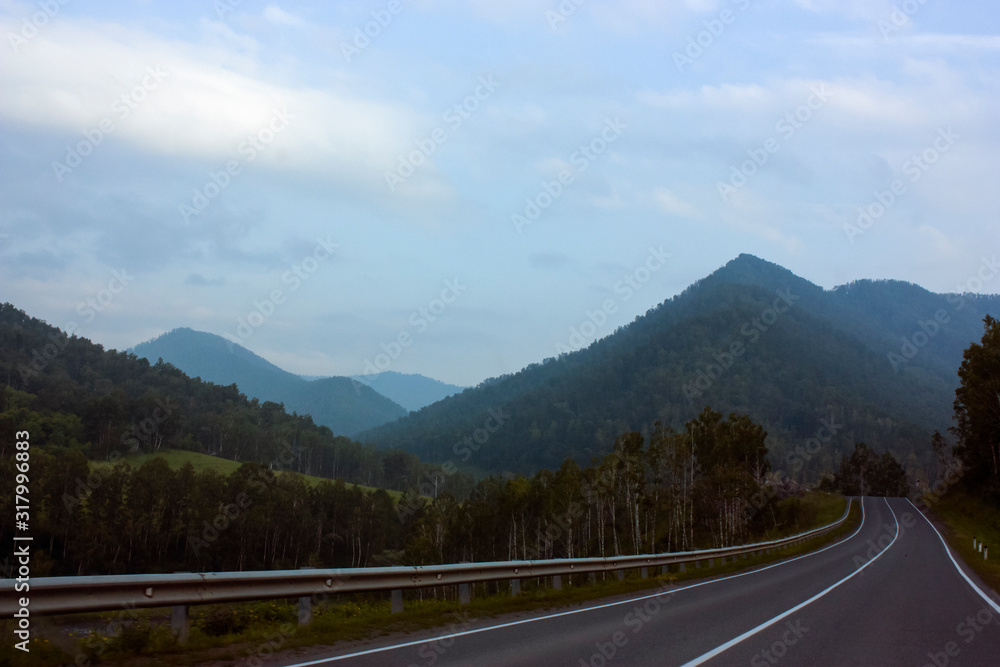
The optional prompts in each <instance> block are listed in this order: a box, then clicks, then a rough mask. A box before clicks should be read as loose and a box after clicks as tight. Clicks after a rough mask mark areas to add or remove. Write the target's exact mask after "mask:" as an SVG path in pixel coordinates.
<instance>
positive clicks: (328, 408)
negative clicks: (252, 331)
mask: <svg viewBox="0 0 1000 667" xmlns="http://www.w3.org/2000/svg"><path fill="white" fill-rule="evenodd" d="M132 351H133V352H134V353H135V354H137V355H138V356H140V357H144V358H146V359H148V360H149V362H150V363H156V361H157V360H158V359H163V360H164V361H167V362H169V363H171V364H173V365H174V366H176V367H177V368H179V369H181V370H182V371H184V372H185V373H187V374H188V375H190V376H191V377H199V378H201V379H203V380H207V381H208V382H214V383H216V384H221V385H230V384H235V385H236V386H237V387H238V388H239V390H240V391H241V392H243V393H244V394H246V395H247V396H249V397H252V398H258V399H260V400H261V401H273V402H275V403H281V404H283V405H284V406H285V407H286V408H287V409H288V410H290V411H295V412H297V413H299V414H308V415H311V416H312V418H313V420H314V421H315V422H316V423H317V424H322V425H324V426H327V427H329V428H330V429H331V430H332V431H333V432H334V433H337V434H343V435H353V434H354V433H357V432H358V431H362V430H364V429H367V428H371V427H373V426H378V425H379V424H384V423H386V422H389V421H392V420H394V419H397V418H399V417H402V416H403V415H405V414H406V412H407V411H406V410H405V409H404V408H402V407H401V406H399V405H398V404H396V403H395V402H393V401H392V400H391V399H389V398H387V397H386V396H384V395H382V394H380V393H379V392H378V391H376V390H375V389H373V388H371V387H369V386H365V385H364V384H361V383H358V382H353V381H352V380H351V379H350V378H346V377H337V376H335V377H328V378H320V379H317V380H313V381H309V380H305V379H303V378H301V377H299V376H298V375H294V374H292V373H289V372H288V371H285V370H283V369H281V368H279V367H277V366H275V365H274V364H272V363H271V362H269V361H267V360H266V359H264V358H263V357H260V356H259V355H257V354H255V353H253V352H251V351H250V350H248V349H247V348H245V347H243V346H242V345H238V344H236V343H234V342H232V341H229V340H227V339H225V338H223V337H221V336H217V335H215V334H211V333H206V332H203V331H194V330H193V329H189V328H186V327H182V328H178V329H174V330H172V331H169V332H167V333H165V334H163V335H162V336H159V337H157V338H154V339H153V340H150V341H147V342H145V343H141V344H139V345H136V346H135V347H134V348H132Z"/></svg>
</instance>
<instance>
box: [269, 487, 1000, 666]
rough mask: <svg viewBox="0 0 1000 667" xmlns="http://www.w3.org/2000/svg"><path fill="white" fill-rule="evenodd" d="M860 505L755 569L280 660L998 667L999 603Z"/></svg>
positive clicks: (945, 557) (922, 528)
mask: <svg viewBox="0 0 1000 667" xmlns="http://www.w3.org/2000/svg"><path fill="white" fill-rule="evenodd" d="M863 508H864V521H863V523H862V525H861V527H860V528H859V529H858V530H857V532H856V533H854V534H853V535H851V536H850V537H848V538H846V539H842V540H841V541H839V542H837V543H835V544H833V545H831V546H829V547H826V548H824V549H822V550H819V551H817V552H814V553H812V554H807V555H804V556H799V557H796V558H792V559H788V560H785V561H782V562H780V563H777V564H774V565H770V566H767V567H764V568H760V569H757V570H753V571H751V572H746V573H743V574H737V575H730V576H727V577H722V578H718V579H712V580H707V581H703V582H699V583H694V584H686V585H681V586H675V587H671V588H665V589H661V591H659V592H657V591H653V592H651V593H649V594H645V595H642V596H636V597H634V598H631V599H629V600H625V601H617V602H612V603H595V604H593V605H591V606H589V607H585V608H580V609H573V610H569V611H565V612H559V613H540V614H539V615H538V616H536V617H528V618H522V619H520V620H517V621H513V622H507V623H498V622H496V621H493V622H492V625H490V624H489V622H486V623H476V624H470V625H468V626H465V625H461V626H458V627H457V628H454V629H453V630H452V634H450V635H448V634H441V635H438V636H436V637H431V638H421V639H420V640H411V641H407V640H405V639H404V640H398V639H397V640H394V643H392V644H390V645H388V646H374V645H373V646H372V647H370V648H364V647H362V648H355V649H352V650H351V651H350V652H348V653H346V654H341V655H330V656H329V657H322V658H319V659H311V660H309V661H307V662H298V663H290V662H287V661H285V662H283V664H286V665H291V664H296V665H300V666H303V667H304V666H305V665H310V666H311V665H341V664H343V665H407V666H410V665H423V666H426V667H431V665H476V666H480V665H546V666H554V665H573V666H579V667H586V666H587V665H589V666H591V667H604V666H605V665H615V664H617V665H700V664H704V665H751V666H752V667H758V666H761V667H762V666H765V665H778V664H781V665H789V666H790V665H810V666H819V665H873V666H878V667H888V666H890V665H907V666H913V667H923V666H925V665H928V666H930V667H946V666H947V665H976V666H993V667H995V666H1000V597H997V596H996V594H994V593H991V592H990V591H989V589H988V588H987V587H986V586H985V585H984V584H983V583H982V582H981V581H980V580H979V579H978V578H977V577H976V576H975V575H974V574H973V573H972V572H971V571H968V569H967V568H966V567H965V566H964V565H962V564H961V562H960V561H957V559H956V560H955V561H953V560H952V558H951V556H950V555H949V553H948V550H947V548H946V547H945V545H944V543H943V541H942V540H941V539H940V537H939V536H938V534H937V533H936V532H935V530H934V528H933V527H932V526H931V525H930V523H929V522H928V521H927V520H926V519H925V518H924V517H923V515H922V514H921V513H920V512H919V511H918V510H917V508H916V507H914V506H913V505H912V504H910V503H909V501H907V500H905V499H898V498H896V499H888V500H886V499H881V498H877V499H876V498H866V499H865V500H864V504H863ZM959 567H961V569H962V570H963V571H965V572H966V576H967V577H969V580H966V579H965V578H963V576H962V574H961V573H960V571H959ZM976 586H978V588H979V589H980V591H983V593H980V592H978V591H977V590H976V588H975V587H976ZM984 596H992V598H993V599H992V600H989V599H987V597H984ZM456 630H457V632H456Z"/></svg>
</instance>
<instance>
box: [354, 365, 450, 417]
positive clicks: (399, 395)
mask: <svg viewBox="0 0 1000 667" xmlns="http://www.w3.org/2000/svg"><path fill="white" fill-rule="evenodd" d="M352 379H354V380H357V381H358V382H362V383H364V384H366V385H368V386H369V387H371V388H372V389H374V390H375V391H377V392H378V393H380V394H382V395H383V396H386V397H388V398H390V399H392V400H393V401H395V402H396V403H398V404H400V405H402V406H403V407H404V408H406V409H407V410H409V411H411V412H413V411H415V410H419V409H420V408H423V407H426V406H428V405H430V404H431V403H437V402H438V401H440V400H442V399H445V398H448V397H449V396H451V395H453V394H457V393H459V392H460V391H462V390H464V389H466V387H459V386H457V385H454V384H447V383H445V382H441V381H440V380H435V379H433V378H429V377H427V376H425V375H419V374H415V373H397V372H395V371H384V372H382V373H376V374H373V375H355V376H353V378H352Z"/></svg>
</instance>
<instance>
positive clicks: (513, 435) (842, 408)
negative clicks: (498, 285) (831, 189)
mask: <svg viewBox="0 0 1000 667" xmlns="http://www.w3.org/2000/svg"><path fill="white" fill-rule="evenodd" d="M998 311H1000V297H997V296H976V295H971V294H966V295H944V294H934V293H931V292H928V291H927V290H925V289H923V288H921V287H919V286H917V285H913V284H909V283H904V282H899V281H869V280H863V281H857V282H854V283H851V284H849V285H845V286H841V287H838V288H835V289H833V290H824V289H822V288H821V287H819V286H817V285H814V284H812V283H810V282H809V281H807V280H805V279H803V278H800V277H798V276H796V275H794V274H793V273H791V272H790V271H788V270H787V269H784V268H782V267H780V266H778V265H776V264H772V263H770V262H766V261H764V260H761V259H758V258H756V257H753V256H750V255H741V256H740V257H738V258H737V259H735V260H733V261H731V262H730V263H728V264H727V265H726V266H724V267H723V268H721V269H719V270H718V271H716V272H715V273H713V274H711V275H710V276H708V277H706V278H704V279H702V280H700V281H698V282H696V283H695V284H694V285H692V286H690V287H689V288H688V289H686V290H685V291H684V292H683V293H681V294H679V295H677V296H676V297H674V298H672V299H670V300H668V301H665V302H663V303H662V304H660V305H659V306H657V307H655V308H652V309H650V310H649V311H648V312H647V313H646V314H645V315H644V316H641V317H638V318H636V320H635V321H633V322H632V323H631V324H629V325H628V326H625V327H622V328H620V329H618V330H617V331H615V332H614V334H613V335H610V336H607V337H606V338H604V339H602V340H599V341H597V342H595V343H593V344H592V345H590V346H589V347H587V348H586V349H582V350H578V351H575V352H571V353H567V354H562V355H560V356H559V358H558V359H546V360H545V361H544V362H542V363H538V364H532V365H531V366H528V367H527V368H525V369H523V370H522V371H520V372H518V373H515V374H512V375H506V376H502V377H499V378H493V379H490V380H487V381H485V382H483V383H481V384H480V385H479V386H477V387H476V388H474V389H470V390H467V391H465V392H463V393H461V394H458V395H456V396H452V397H450V398H447V399H445V400H443V401H441V402H439V403H437V404H435V405H432V406H429V407H427V408H424V409H423V410H420V411H419V412H417V413H414V414H411V415H410V416H408V417H405V418H404V419H402V420H399V421H397V422H394V423H392V424H386V425H383V426H381V427H378V428H375V429H372V430H370V431H367V432H365V433H363V434H361V435H360V437H361V439H362V440H365V441H367V442H372V443H375V444H377V445H379V446H398V447H401V448H403V449H406V450H407V451H411V452H413V453H416V454H418V455H420V456H421V457H423V458H425V459H428V460H437V461H449V460H450V461H454V462H455V463H458V464H466V465H470V466H473V467H475V468H478V469H479V470H481V471H484V472H500V471H505V470H520V471H526V470H533V469H536V468H538V467H542V466H544V467H550V468H554V467H557V466H558V465H559V464H560V462H561V461H562V460H563V459H564V458H565V457H567V456H570V457H574V458H576V459H577V460H579V461H581V462H586V461H588V460H589V459H590V457H591V456H592V455H595V454H602V453H604V452H606V451H608V450H609V449H610V447H611V445H612V443H613V441H614V438H615V437H616V436H617V435H619V434H621V433H622V432H624V431H626V430H648V429H649V428H651V426H652V424H653V423H654V422H655V421H657V420H659V421H661V422H662V423H664V424H665V425H669V426H672V427H673V428H675V429H681V428H683V425H684V423H685V422H686V421H687V420H688V419H691V418H693V417H694V416H695V415H696V414H697V413H698V412H700V411H701V409H702V408H704V406H705V405H711V406H712V407H713V408H714V409H716V410H719V411H722V412H723V413H729V412H740V413H747V414H749V415H750V416H751V417H752V418H753V419H754V420H755V421H757V422H759V423H761V424H763V425H764V426H765V428H767V430H768V432H769V434H770V437H769V438H768V445H769V447H770V452H771V460H772V463H773V465H774V466H775V467H776V468H785V469H787V470H788V471H789V473H790V474H792V475H793V476H795V477H800V478H804V479H816V478H817V477H818V476H819V475H820V474H822V473H823V472H830V471H832V470H833V469H834V468H835V467H836V465H837V464H838V463H839V459H840V456H841V454H842V453H843V452H845V451H848V452H849V451H850V449H851V448H853V443H854V442H855V441H864V442H866V443H868V444H869V445H871V446H873V447H874V448H875V449H878V450H881V449H890V450H892V451H893V452H894V453H896V455H897V456H898V457H900V458H901V460H903V461H904V463H905V464H907V465H919V464H927V463H929V461H930V453H929V452H930V447H929V438H930V433H931V432H932V431H933V430H934V429H939V430H941V431H942V432H944V431H945V429H947V428H948V426H950V424H951V413H952V401H953V400H954V389H955V387H956V386H957V382H958V380H957V376H956V371H957V369H958V366H959V365H960V363H961V359H962V351H963V350H964V349H965V348H966V347H967V346H968V345H969V343H971V342H973V341H978V340H979V339H980V338H981V336H982V333H983V324H982V318H983V316H984V315H985V314H987V313H991V314H994V315H996V314H997V313H998ZM831 432H832V433H831Z"/></svg>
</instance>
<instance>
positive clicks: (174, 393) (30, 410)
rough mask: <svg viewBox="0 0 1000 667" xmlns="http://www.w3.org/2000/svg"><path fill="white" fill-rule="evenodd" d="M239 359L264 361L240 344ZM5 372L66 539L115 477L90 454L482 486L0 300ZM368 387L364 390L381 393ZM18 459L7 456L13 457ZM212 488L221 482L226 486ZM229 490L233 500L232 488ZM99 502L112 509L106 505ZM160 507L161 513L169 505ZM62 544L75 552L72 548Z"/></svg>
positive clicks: (8, 404) (11, 424)
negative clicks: (100, 471) (168, 454)
mask: <svg viewBox="0 0 1000 667" xmlns="http://www.w3.org/2000/svg"><path fill="white" fill-rule="evenodd" d="M192 333H196V332H181V333H180V334H178V336H172V337H171V338H170V339H169V340H176V339H179V340H184V339H185V337H187V338H188V339H191V338H195V337H192V336H191V335H190V334H192ZM204 335H205V334H201V336H204ZM202 341H204V338H202ZM215 351H216V352H217V353H220V354H224V353H223V352H220V351H219V350H215ZM233 354H234V356H236V355H242V356H241V358H243V359H244V360H245V363H246V364H247V365H250V366H253V365H254V364H256V365H257V366H258V367H260V363H259V362H256V361H254V360H253V359H252V358H251V357H247V356H246V355H245V354H243V353H241V352H239V351H238V350H234V353H233ZM0 377H3V378H4V384H3V385H2V386H0V424H4V428H7V429H8V430H10V429H13V428H15V427H16V428H17V429H19V430H23V431H27V432H29V433H30V435H31V442H32V470H33V471H34V472H35V473H36V475H41V476H42V479H43V480H48V481H45V482H44V483H43V484H42V486H39V487H38V488H37V489H35V487H33V488H32V492H33V493H34V492H35V491H36V490H37V491H39V492H40V493H43V494H48V495H47V496H45V497H46V498H48V497H50V496H52V497H54V498H55V501H54V502H52V503H49V502H48V500H46V501H45V502H43V506H46V507H51V508H55V507H58V508H59V513H58V515H57V514H55V513H51V515H50V516H49V517H48V518H49V521H45V520H43V521H42V523H43V525H47V526H48V527H49V528H50V529H52V530H56V531H57V532H58V531H61V532H60V533H59V534H60V537H58V539H57V542H56V543H58V541H59V540H62V539H64V538H65V537H66V535H67V533H66V530H65V526H67V525H75V524H72V522H70V523H66V522H67V521H69V515H68V514H66V512H69V511H71V509H72V507H73V506H75V505H78V504H79V501H80V500H81V498H83V497H86V496H89V495H90V494H91V493H92V492H94V494H95V497H96V495H97V494H96V486H100V485H101V484H102V482H103V481H104V478H105V477H104V476H101V475H97V476H96V477H95V476H94V475H92V474H91V473H90V471H88V463H87V459H90V460H93V461H103V462H112V463H114V462H115V461H117V460H119V459H121V458H122V457H127V456H130V455H136V454H153V453H162V452H164V451H166V450H184V451H189V452H198V453H202V454H208V455H211V456H215V457H219V458H224V459H229V460H232V461H239V462H241V463H247V462H256V463H258V464H262V466H264V467H263V470H268V469H269V470H272V471H278V470H284V471H292V472H298V473H302V474H305V475H315V476H319V477H327V478H330V479H342V480H344V481H347V482H353V483H356V484H364V485H366V486H375V487H381V488H389V489H395V490H400V491H402V490H405V489H411V488H414V487H415V486H416V485H417V484H418V483H419V481H420V480H422V479H427V478H430V477H431V476H433V475H436V476H438V477H439V478H442V479H444V482H443V484H444V487H445V488H447V489H448V490H450V491H456V492H461V488H464V487H467V486H469V485H470V483H471V482H470V481H469V480H468V479H467V478H464V477H463V475H461V474H455V473H454V471H451V472H452V474H451V475H449V476H447V478H446V479H445V476H444V474H443V473H442V472H441V471H440V469H439V468H436V467H433V466H428V465H426V464H424V463H422V462H421V461H420V460H419V459H417V458H416V457H415V456H413V455H411V454H407V453H405V452H401V451H398V450H396V451H379V450H376V449H375V448H373V447H371V446H366V445H362V444H361V443H359V442H356V441H353V440H350V439H348V438H346V437H344V436H341V435H335V434H334V433H332V432H331V430H330V429H329V428H327V427H325V426H318V425H316V424H315V423H314V421H313V420H312V419H311V418H310V417H309V416H307V415H292V414H290V412H288V411H286V410H284V409H282V407H281V406H280V405H278V404H276V403H274V402H266V401H264V402H262V401H257V400H249V399H248V398H247V397H246V396H245V395H243V394H241V393H240V391H238V390H237V388H236V387H234V386H232V385H227V386H223V385H219V384H213V383H209V382H205V381H202V380H201V379H199V378H191V377H189V376H187V375H185V374H184V373H183V372H181V371H180V370H179V369H178V368H177V367H176V366H174V365H172V364H169V363H161V362H157V363H156V364H150V363H149V362H148V361H147V360H146V359H143V358H140V357H138V356H136V355H135V354H133V353H129V352H118V351H116V350H105V349H104V348H103V347H101V346H100V345H96V344H94V343H92V342H91V341H89V340H87V339H85V338H80V337H78V336H76V335H73V336H69V335H67V334H66V333H64V332H62V331H60V330H59V329H57V328H55V327H52V326H50V325H48V324H47V323H45V322H43V321H41V320H38V319H35V318H33V317H30V316H28V315H27V314H26V313H25V312H24V311H22V310H19V309H18V308H16V307H14V306H13V305H11V304H9V303H0ZM340 379H342V380H343V381H344V382H346V383H348V384H350V383H351V381H350V380H348V379H346V378H340ZM302 382H305V381H304V380H303V381H302ZM363 389H364V390H365V391H363V392H361V395H362V396H364V395H365V393H366V392H372V390H371V389H368V388H367V387H364V388H363ZM372 393H374V392H372ZM351 395H354V390H353V389H352V390H351ZM376 396H377V395H376ZM378 398H379V399H380V400H382V401H386V402H388V400H389V399H387V398H385V397H378ZM397 407H398V406H397ZM398 409H399V410H402V408H398ZM10 461H12V459H11V458H10V457H5V459H4V462H6V463H9V462H10ZM56 461H58V462H59V463H58V465H57V464H56ZM258 468H261V466H260V465H259V466H258ZM108 470H110V466H109V467H108ZM182 472H183V469H182ZM185 474H186V473H185ZM239 474H240V473H234V475H239ZM81 480H86V483H84V482H83V481H81ZM35 481H39V480H35ZM188 483H190V479H189V480H188ZM218 483H219V484H221V483H222V480H221V478H219V480H218ZM95 485H96V486H95ZM212 485H213V488H217V489H218V490H221V489H222V487H216V482H213V483H212ZM460 485H464V487H461V488H460ZM187 488H188V489H189V491H184V490H183V489H178V493H180V494H181V496H184V494H186V493H188V492H190V493H193V494H194V495H192V496H191V499H190V503H191V504H193V505H198V504H199V503H200V505H201V506H202V507H204V506H205V503H204V502H202V499H203V497H202V496H199V495H197V494H198V493H199V492H197V491H190V488H191V487H190V486H188V487H187ZM206 488H207V487H206ZM107 490H110V489H107ZM120 490H121V489H120V488H119V490H118V491H114V492H115V493H118V492H119V491H120ZM226 493H227V494H228V497H229V498H230V499H232V498H233V497H234V495H233V493H232V492H231V491H227V492H226ZM36 500H37V499H36ZM130 502H131V501H130ZM137 502H138V501H137ZM175 502H181V501H175ZM297 506H298V501H296V507H297ZM96 507H97V506H93V505H92V506H91V511H92V512H95V513H96V512H98V510H97V509H95V508H96ZM100 507H101V508H103V509H101V510H100V511H102V512H103V511H106V510H107V506H106V505H104V504H101V505H100ZM175 509H176V508H175ZM64 510H65V511H64ZM158 511H159V512H160V513H161V514H162V512H163V509H162V508H160V509H159V510H158ZM95 516H96V515H95ZM158 516H159V515H158ZM105 518H106V520H107V521H108V522H109V523H108V526H103V527H101V528H100V529H101V530H104V531H107V530H109V529H110V528H109V526H110V525H111V524H110V522H112V521H115V520H118V519H119V518H120V515H117V516H109V515H105ZM60 522H62V523H60ZM97 523H98V525H99V526H100V521H98V522H97ZM168 523H169V522H168ZM116 525H117V524H116ZM59 526H62V527H59ZM182 548H183V542H182ZM59 550H60V551H62V552H63V556H64V557H66V553H65V549H62V548H60V549H59ZM83 557H84V560H86V556H85V555H84V556H83Z"/></svg>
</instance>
